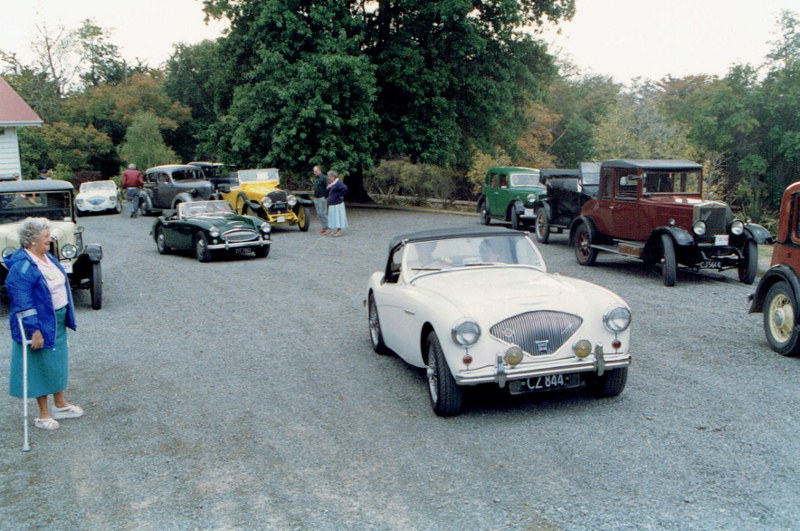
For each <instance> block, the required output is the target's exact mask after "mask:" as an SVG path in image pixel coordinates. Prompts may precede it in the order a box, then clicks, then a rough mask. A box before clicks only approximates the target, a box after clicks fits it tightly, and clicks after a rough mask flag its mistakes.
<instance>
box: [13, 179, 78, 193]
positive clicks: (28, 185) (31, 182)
mask: <svg viewBox="0 0 800 531" xmlns="http://www.w3.org/2000/svg"><path fill="white" fill-rule="evenodd" d="M74 189H75V187H74V186H72V183H71V182H69V181H61V180H58V179H26V180H23V181H4V182H0V192H14V193H20V192H57V191H62V190H74Z"/></svg>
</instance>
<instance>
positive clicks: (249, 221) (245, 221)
mask: <svg viewBox="0 0 800 531" xmlns="http://www.w3.org/2000/svg"><path fill="white" fill-rule="evenodd" d="M186 221H187V222H189V223H197V224H198V225H204V226H206V227H208V228H211V227H217V228H218V229H220V230H228V229H231V228H234V227H246V228H248V229H254V228H257V227H258V226H259V225H260V224H261V223H262V222H263V220H261V219H258V220H255V219H253V218H251V217H250V216H230V217H221V216H195V217H193V218H189V219H187V220H186Z"/></svg>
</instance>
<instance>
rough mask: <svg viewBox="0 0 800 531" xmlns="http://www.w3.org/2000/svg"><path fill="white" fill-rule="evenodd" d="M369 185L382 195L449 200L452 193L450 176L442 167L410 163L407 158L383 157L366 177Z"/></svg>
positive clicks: (453, 191) (453, 189) (452, 184)
mask: <svg viewBox="0 0 800 531" xmlns="http://www.w3.org/2000/svg"><path fill="white" fill-rule="evenodd" d="M367 184H368V186H369V187H370V188H371V189H372V190H373V191H375V192H377V193H378V194H381V195H390V196H391V195H403V196H413V197H416V198H417V200H418V201H421V200H422V199H425V198H438V199H450V198H452V197H453V194H454V193H455V188H456V187H455V185H454V182H453V176H452V173H451V172H450V171H448V170H447V169H445V168H442V167H439V166H434V165H432V164H424V163H417V164H415V163H412V162H410V161H409V160H408V159H406V158H400V159H393V160H382V161H380V163H379V164H378V165H377V166H376V167H375V169H374V171H373V172H372V175H370V176H369V178H368V179H367Z"/></svg>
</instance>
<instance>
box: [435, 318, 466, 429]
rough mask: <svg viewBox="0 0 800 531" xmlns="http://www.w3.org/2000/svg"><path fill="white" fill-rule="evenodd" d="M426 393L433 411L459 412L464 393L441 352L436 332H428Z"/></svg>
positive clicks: (453, 414) (446, 414)
mask: <svg viewBox="0 0 800 531" xmlns="http://www.w3.org/2000/svg"><path fill="white" fill-rule="evenodd" d="M427 345H428V370H427V373H428V394H429V395H430V398H431V407H432V408H433V412H434V413H436V414H437V415H438V416H440V417H452V416H455V415H458V414H459V413H460V412H461V406H462V404H463V402H464V395H463V391H462V390H461V388H460V387H459V386H458V385H457V384H456V381H455V379H454V378H453V375H452V374H450V368H449V367H448V366H447V360H445V358H444V352H442V345H441V344H440V343H439V338H438V337H436V332H433V331H431V332H430V333H429V334H428V341H427Z"/></svg>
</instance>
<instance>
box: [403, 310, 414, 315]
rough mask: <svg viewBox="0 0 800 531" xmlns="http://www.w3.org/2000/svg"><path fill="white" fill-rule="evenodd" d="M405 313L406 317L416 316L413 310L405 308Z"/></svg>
mask: <svg viewBox="0 0 800 531" xmlns="http://www.w3.org/2000/svg"><path fill="white" fill-rule="evenodd" d="M403 311H404V312H405V313H406V315H414V312H412V311H411V310H407V309H405V308H403Z"/></svg>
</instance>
